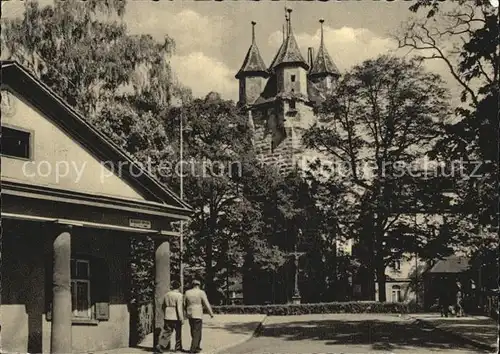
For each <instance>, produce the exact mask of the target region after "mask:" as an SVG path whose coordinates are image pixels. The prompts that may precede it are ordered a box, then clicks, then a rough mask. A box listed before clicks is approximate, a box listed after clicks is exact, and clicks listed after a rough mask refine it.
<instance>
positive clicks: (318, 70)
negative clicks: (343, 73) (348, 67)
mask: <svg viewBox="0 0 500 354" xmlns="http://www.w3.org/2000/svg"><path fill="white" fill-rule="evenodd" d="M319 22H320V24H321V43H320V45H319V50H318V54H317V55H316V60H315V61H314V63H313V65H312V68H311V69H310V71H309V75H310V76H316V77H321V76H339V75H340V72H339V69H338V68H337V66H336V65H335V63H334V62H333V60H332V58H331V57H330V54H328V51H327V50H326V48H325V42H324V39H323V23H324V22H325V20H323V19H321V20H319Z"/></svg>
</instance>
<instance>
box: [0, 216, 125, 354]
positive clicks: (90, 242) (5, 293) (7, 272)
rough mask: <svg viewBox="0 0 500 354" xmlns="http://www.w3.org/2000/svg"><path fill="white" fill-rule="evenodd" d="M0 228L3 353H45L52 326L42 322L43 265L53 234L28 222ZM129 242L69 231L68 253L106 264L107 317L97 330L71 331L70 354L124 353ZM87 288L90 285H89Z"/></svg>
mask: <svg viewBox="0 0 500 354" xmlns="http://www.w3.org/2000/svg"><path fill="white" fill-rule="evenodd" d="M2 224H3V225H2V226H3V250H2V251H3V252H2V254H3V260H2V277H3V279H2V283H3V284H2V285H3V286H2V305H1V306H0V314H1V324H2V343H1V344H2V345H1V347H2V349H4V350H6V351H8V352H20V353H27V352H31V353H40V352H42V353H48V352H49V351H50V333H51V322H50V321H48V320H47V318H46V298H45V296H46V293H47V290H46V276H47V275H48V276H49V279H50V274H46V263H45V262H46V261H47V258H48V257H51V256H50V248H51V245H50V241H49V239H51V237H53V236H54V235H55V231H54V230H52V229H50V228H47V227H42V226H41V224H37V223H32V222H13V221H11V220H6V221H3V222H2ZM128 250H129V242H128V235H127V234H124V233H116V232H105V231H101V230H97V229H73V231H72V252H73V253H75V254H76V253H79V254H81V253H84V254H88V255H91V256H97V257H102V258H105V260H106V263H107V265H108V267H109V268H108V269H109V294H110V298H109V299H110V317H109V320H108V321H100V322H99V323H98V324H93V325H90V324H78V325H75V324H74V325H73V328H72V329H73V331H72V337H73V338H72V339H73V350H74V352H91V351H98V350H107V349H113V348H122V347H128V344H129V332H130V330H129V327H130V316H129V311H128V306H127V300H128V296H127V292H128V291H127V289H128V279H127V274H129V266H128V261H127V256H128V252H129V251H128ZM91 286H92V284H91Z"/></svg>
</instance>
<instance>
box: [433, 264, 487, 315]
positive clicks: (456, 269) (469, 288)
mask: <svg viewBox="0 0 500 354" xmlns="http://www.w3.org/2000/svg"><path fill="white" fill-rule="evenodd" d="M469 268H470V264H469V259H468V258H467V257H464V256H458V255H453V256H449V257H446V258H444V259H441V260H438V261H437V262H436V263H435V264H434V265H433V266H432V267H431V268H430V269H429V270H427V271H426V272H425V273H424V275H423V278H424V289H425V297H424V306H425V308H426V309H427V310H430V309H431V308H432V307H433V305H435V304H436V303H437V302H438V299H439V295H440V292H441V291H442V289H443V288H444V289H448V290H450V289H454V288H456V283H457V281H459V282H460V283H461V284H462V286H463V289H464V291H465V292H466V293H469V294H470V293H473V292H474V291H475V290H476V287H477V286H478V284H476V283H474V282H471V279H473V278H476V277H475V274H474V275H473V276H472V277H471V274H469V273H468V270H469Z"/></svg>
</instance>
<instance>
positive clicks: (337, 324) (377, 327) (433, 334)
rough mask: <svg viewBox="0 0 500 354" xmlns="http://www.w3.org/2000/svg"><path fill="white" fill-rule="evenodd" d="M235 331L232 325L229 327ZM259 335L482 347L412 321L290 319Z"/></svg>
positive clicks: (386, 346) (389, 345) (392, 345)
mask: <svg viewBox="0 0 500 354" xmlns="http://www.w3.org/2000/svg"><path fill="white" fill-rule="evenodd" d="M226 329H228V330H231V329H230V328H226ZM258 336H259V337H261V338H262V337H274V338H281V339H285V340H288V341H302V340H309V341H310V340H318V341H323V342H324V344H326V345H332V346H334V345H339V346H341V345H371V346H372V349H373V350H381V351H393V350H397V349H411V348H416V350H417V351H418V349H417V348H426V349H436V350H439V349H459V348H462V349H468V350H470V351H471V352H478V353H480V352H481V351H479V350H478V349H475V348H474V347H472V346H470V345H468V344H466V343H457V342H456V340H450V338H449V337H448V336H446V335H444V334H443V333H440V332H438V331H435V330H433V329H432V328H431V327H425V326H424V325H419V324H416V323H415V322H411V321H394V322H387V321H378V320H367V321H343V320H317V321H314V322H311V321H297V322H287V323H286V324H269V325H266V326H265V327H264V328H263V329H262V331H261V332H260V333H259V334H258Z"/></svg>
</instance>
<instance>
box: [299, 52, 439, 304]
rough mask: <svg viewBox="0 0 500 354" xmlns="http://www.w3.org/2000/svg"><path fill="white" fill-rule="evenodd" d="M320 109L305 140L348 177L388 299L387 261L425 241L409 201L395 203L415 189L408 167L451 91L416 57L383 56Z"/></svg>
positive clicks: (372, 264) (360, 236) (367, 260)
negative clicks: (410, 213)
mask: <svg viewBox="0 0 500 354" xmlns="http://www.w3.org/2000/svg"><path fill="white" fill-rule="evenodd" d="M317 112H318V114H319V116H320V118H321V121H322V122H323V123H319V124H317V125H316V126H314V127H312V128H311V129H310V130H309V131H308V132H307V133H306V134H305V136H304V141H305V143H306V145H307V146H308V147H310V148H314V149H317V150H318V151H320V152H321V153H323V154H325V155H326V156H329V157H330V158H331V161H332V162H333V164H334V173H336V174H337V176H341V177H342V178H341V180H342V184H343V188H345V189H346V192H347V194H348V197H347V198H348V199H349V200H350V203H352V204H353V205H354V208H353V210H352V211H351V212H352V213H355V218H356V219H355V221H354V223H353V224H352V225H351V226H350V231H351V232H352V233H353V235H355V237H356V240H357V243H358V248H359V249H364V252H360V253H359V254H360V255H361V256H362V257H363V263H364V264H365V265H366V268H367V269H368V271H369V272H370V274H369V275H368V279H367V281H368V283H369V284H370V291H369V292H370V295H371V297H372V298H373V297H374V294H375V293H374V285H373V281H374V280H373V279H374V274H373V273H372V272H373V271H374V270H375V273H376V274H375V275H376V279H377V281H378V285H379V299H380V301H385V268H386V266H388V265H389V264H390V263H391V262H392V261H393V260H395V259H399V258H401V257H402V256H403V255H404V254H405V253H406V252H411V251H414V250H416V249H417V248H418V246H419V241H418V239H417V238H416V237H415V236H414V233H413V232H412V226H413V225H412V224H410V223H409V222H408V221H407V220H406V218H405V217H403V216H404V215H406V213H407V212H408V211H409V207H410V205H408V204H409V203H408V204H407V205H399V206H398V207H397V208H396V207H395V206H394V204H395V203H394V201H397V200H399V198H400V197H401V198H402V199H404V200H408V198H407V197H406V196H404V195H403V186H405V185H410V186H411V185H412V179H413V177H411V176H409V175H408V173H407V172H411V171H410V170H409V169H414V168H415V166H416V165H415V164H416V163H418V159H419V158H421V157H423V156H424V155H425V153H426V152H427V151H428V150H430V148H431V146H432V143H433V141H434V140H435V139H436V138H437V137H438V136H439V134H440V130H439V125H438V122H440V121H443V120H444V119H445V117H446V115H447V112H448V106H447V93H446V90H445V89H444V88H443V84H442V80H441V79H440V78H439V77H438V76H437V75H435V74H431V73H427V72H425V71H424V70H423V69H422V68H421V67H420V66H419V65H418V62H416V61H404V60H402V59H397V58H393V57H388V56H381V57H379V58H377V59H374V60H367V61H365V62H364V63H362V64H361V65H358V66H356V67H354V68H353V69H352V70H351V71H350V72H349V73H347V74H346V75H345V76H344V77H343V79H342V80H341V81H340V82H339V85H338V87H337V89H336V92H334V94H333V95H332V96H330V97H329V98H328V99H327V100H326V101H325V102H324V103H322V104H321V105H320V106H319V107H318V108H317ZM413 175H414V174H413ZM403 197H404V198H403ZM401 203H402V202H401ZM393 206H394V207H393Z"/></svg>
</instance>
